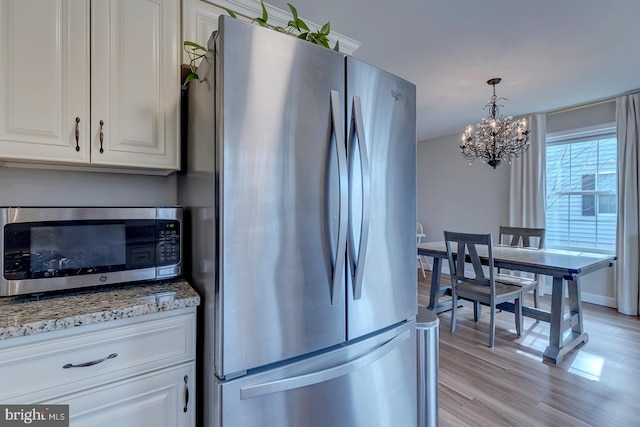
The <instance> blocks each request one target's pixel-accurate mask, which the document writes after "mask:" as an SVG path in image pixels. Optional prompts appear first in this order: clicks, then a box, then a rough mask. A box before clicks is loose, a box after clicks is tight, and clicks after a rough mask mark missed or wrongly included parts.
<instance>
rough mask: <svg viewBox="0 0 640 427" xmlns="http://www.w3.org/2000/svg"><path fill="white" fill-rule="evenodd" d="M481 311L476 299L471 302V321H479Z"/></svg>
mask: <svg viewBox="0 0 640 427" xmlns="http://www.w3.org/2000/svg"><path fill="white" fill-rule="evenodd" d="M481 312H482V306H481V305H480V303H479V302H478V301H474V302H473V321H474V322H476V323H478V322H479V321H480V315H481Z"/></svg>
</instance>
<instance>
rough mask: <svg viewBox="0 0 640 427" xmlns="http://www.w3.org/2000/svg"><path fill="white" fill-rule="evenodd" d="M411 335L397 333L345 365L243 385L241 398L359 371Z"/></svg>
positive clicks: (258, 395) (276, 391)
mask: <svg viewBox="0 0 640 427" xmlns="http://www.w3.org/2000/svg"><path fill="white" fill-rule="evenodd" d="M410 336H411V330H409V329H407V330H405V331H404V332H402V333H401V334H399V335H396V336H395V337H394V338H393V339H391V340H389V341H387V342H386V343H385V344H383V345H382V346H380V347H378V348H377V349H375V350H374V351H372V352H370V353H367V354H365V355H364V356H361V357H359V358H357V359H354V360H352V361H350V362H347V363H345V364H343V365H338V366H334V367H332V368H329V369H324V370H322V371H318V372H312V373H309V374H304V375H299V376H295V377H291V378H283V379H281V380H276V381H270V382H266V383H263V384H255V385H250V386H247V387H242V388H240V399H241V400H244V399H251V398H254V397H260V396H264V395H267V394H272V393H278V392H282V391H287V390H293V389H297V388H302V387H307V386H311V385H314V384H319V383H323V382H326V381H329V380H332V379H334V378H338V377H341V376H344V375H347V374H350V373H351V372H354V371H357V370H358V369H361V368H363V367H365V366H367V365H369V364H371V363H373V362H375V361H376V360H378V359H381V358H382V357H383V356H384V355H386V354H387V353H389V352H390V351H392V350H393V349H395V348H396V347H398V346H399V345H400V344H401V343H402V342H403V341H405V340H407V339H408V338H409V337H410Z"/></svg>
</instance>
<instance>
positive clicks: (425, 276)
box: [418, 256, 427, 279]
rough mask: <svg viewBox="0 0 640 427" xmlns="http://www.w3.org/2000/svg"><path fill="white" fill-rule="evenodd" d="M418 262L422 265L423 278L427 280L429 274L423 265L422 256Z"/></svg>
mask: <svg viewBox="0 0 640 427" xmlns="http://www.w3.org/2000/svg"><path fill="white" fill-rule="evenodd" d="M418 262H419V263H420V270H422V278H423V279H426V278H427V273H425V272H424V265H422V257H421V256H419V257H418Z"/></svg>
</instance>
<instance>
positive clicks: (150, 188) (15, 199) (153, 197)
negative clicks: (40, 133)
mask: <svg viewBox="0 0 640 427" xmlns="http://www.w3.org/2000/svg"><path fill="white" fill-rule="evenodd" d="M176 200H177V197H176V176H175V174H174V175H170V176H168V177H165V176H147V175H133V174H121V173H100V172H75V171H64V170H45V169H21V168H2V167H0V206H155V205H174V204H176Z"/></svg>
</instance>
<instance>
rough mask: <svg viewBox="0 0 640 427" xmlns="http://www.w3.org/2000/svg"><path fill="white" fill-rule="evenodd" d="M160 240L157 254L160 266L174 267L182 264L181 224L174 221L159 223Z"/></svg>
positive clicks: (160, 221) (161, 221)
mask: <svg viewBox="0 0 640 427" xmlns="http://www.w3.org/2000/svg"><path fill="white" fill-rule="evenodd" d="M157 230H158V240H157V248H158V251H157V253H156V256H157V261H158V265H159V266H162V265H173V264H177V263H179V262H180V222H179V221H172V220H159V221H158V228H157Z"/></svg>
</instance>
